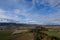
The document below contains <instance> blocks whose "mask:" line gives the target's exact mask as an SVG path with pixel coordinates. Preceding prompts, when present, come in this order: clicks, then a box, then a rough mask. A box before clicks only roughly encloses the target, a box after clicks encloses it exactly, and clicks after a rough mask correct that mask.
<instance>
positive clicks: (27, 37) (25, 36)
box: [16, 33, 34, 40]
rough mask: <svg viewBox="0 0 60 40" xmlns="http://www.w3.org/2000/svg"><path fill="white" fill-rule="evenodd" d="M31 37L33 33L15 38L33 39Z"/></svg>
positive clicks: (20, 39) (19, 39) (22, 39)
mask: <svg viewBox="0 0 60 40" xmlns="http://www.w3.org/2000/svg"><path fill="white" fill-rule="evenodd" d="M33 38H34V37H33V33H28V34H27V35H24V36H22V37H20V38H17V39H16V40H33Z"/></svg>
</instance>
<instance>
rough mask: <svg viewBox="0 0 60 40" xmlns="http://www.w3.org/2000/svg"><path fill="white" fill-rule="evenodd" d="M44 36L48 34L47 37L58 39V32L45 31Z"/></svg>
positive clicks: (59, 33)
mask: <svg viewBox="0 0 60 40" xmlns="http://www.w3.org/2000/svg"><path fill="white" fill-rule="evenodd" d="M46 34H48V36H54V37H58V38H60V32H59V31H47V32H46Z"/></svg>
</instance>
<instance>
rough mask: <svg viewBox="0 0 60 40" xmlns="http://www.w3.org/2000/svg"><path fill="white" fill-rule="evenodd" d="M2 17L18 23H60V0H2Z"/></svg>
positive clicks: (0, 9)
mask: <svg viewBox="0 0 60 40" xmlns="http://www.w3.org/2000/svg"><path fill="white" fill-rule="evenodd" d="M0 18H6V19H12V20H15V21H18V23H27V24H40V25H45V24H59V25H60V0H0Z"/></svg>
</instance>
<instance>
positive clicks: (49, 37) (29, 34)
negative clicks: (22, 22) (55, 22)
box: [0, 27, 60, 40]
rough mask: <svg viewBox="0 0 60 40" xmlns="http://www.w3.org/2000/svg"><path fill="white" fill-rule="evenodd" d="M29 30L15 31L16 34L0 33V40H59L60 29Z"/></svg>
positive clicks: (39, 28)
mask: <svg viewBox="0 0 60 40" xmlns="http://www.w3.org/2000/svg"><path fill="white" fill-rule="evenodd" d="M29 28H30V27H29ZM29 28H27V27H26V28H24V29H23V28H22V29H16V30H17V32H16V30H15V31H14V32H0V40H60V30H59V29H60V27H34V28H33V27H32V28H30V29H29ZM25 30H26V31H25Z"/></svg>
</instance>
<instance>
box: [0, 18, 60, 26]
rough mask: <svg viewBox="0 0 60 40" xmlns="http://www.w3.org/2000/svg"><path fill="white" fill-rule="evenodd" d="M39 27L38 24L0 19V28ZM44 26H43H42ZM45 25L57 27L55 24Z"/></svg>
mask: <svg viewBox="0 0 60 40" xmlns="http://www.w3.org/2000/svg"><path fill="white" fill-rule="evenodd" d="M11 25H14V26H15V25H16V26H39V25H38V24H26V23H18V21H16V20H12V19H6V18H0V26H11ZM43 25H44V24H43ZM45 25H59V24H57V23H46V24H45Z"/></svg>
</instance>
